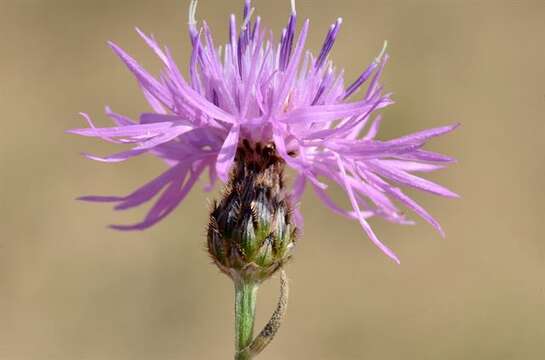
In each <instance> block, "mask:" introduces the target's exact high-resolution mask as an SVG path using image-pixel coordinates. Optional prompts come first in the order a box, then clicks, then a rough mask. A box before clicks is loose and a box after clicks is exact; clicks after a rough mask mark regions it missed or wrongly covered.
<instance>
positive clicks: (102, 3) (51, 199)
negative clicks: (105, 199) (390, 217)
mask: <svg viewBox="0 0 545 360" xmlns="http://www.w3.org/2000/svg"><path fill="white" fill-rule="evenodd" d="M241 3H242V1H213V0H202V1H201V4H200V8H199V18H200V19H202V18H206V19H207V20H208V21H209V22H210V23H211V25H212V27H213V29H214V30H215V34H216V39H218V42H219V39H221V40H223V39H225V37H226V21H227V15H228V13H229V12H231V11H236V12H237V13H239V12H240V5H241ZM256 5H257V13H259V14H261V15H262V16H263V17H264V18H265V22H266V23H267V24H268V25H270V26H271V27H273V29H275V30H278V29H279V28H280V26H281V25H283V24H284V23H285V20H286V18H287V15H288V11H289V1H287V0H286V1H274V2H273V1H264V0H261V1H257V2H256ZM298 8H299V13H300V14H301V16H309V17H311V19H312V22H311V24H312V32H311V37H310V46H311V47H312V48H313V49H317V47H318V46H319V43H320V42H321V40H322V38H323V36H324V33H325V31H326V29H327V27H328V26H329V24H330V23H332V22H333V21H334V20H335V18H336V17H337V16H343V17H344V20H345V22H344V28H343V30H342V33H341V36H340V38H339V41H338V43H337V45H336V47H335V49H334V52H333V57H334V58H335V61H336V64H337V65H338V66H339V67H344V68H345V69H346V71H347V74H348V78H349V79H350V78H352V77H353V76H356V75H357V73H358V71H360V70H361V69H363V68H364V67H365V66H366V65H367V64H368V63H369V62H370V61H371V60H372V59H373V57H374V56H376V55H377V52H378V51H379V49H380V47H381V45H382V41H383V40H384V39H388V40H389V42H390V48H389V52H390V54H391V57H392V60H391V62H390V64H389V65H388V67H387V71H386V74H385V83H386V87H387V89H390V90H392V91H394V92H395V95H394V98H395V100H396V101H397V104H396V105H394V106H393V107H391V108H389V109H388V110H386V111H385V115H386V119H387V121H386V122H385V127H384V131H383V132H382V134H381V136H382V137H383V138H388V137H390V136H394V135H399V134H403V133H406V132H409V131H414V130H419V129H422V128H425V127H429V126H436V125H440V124H445V123H448V122H451V121H460V122H462V123H463V127H462V128H460V129H459V130H458V131H456V133H455V134H452V135H449V136H448V137H446V138H444V139H441V140H438V141H435V142H434V143H432V144H431V146H430V148H431V149H433V150H437V151H441V152H445V153H448V154H452V155H454V156H456V157H457V158H459V160H460V162H459V164H457V165H455V166H453V167H452V168H451V169H449V170H447V171H443V172H441V173H440V174H437V175H434V176H433V178H434V179H436V180H439V181H441V182H442V183H443V184H445V185H447V186H449V187H451V188H452V189H454V190H455V191H458V192H459V193H460V194H462V195H463V198H462V199H461V200H457V201H450V200H443V199H439V198H432V197H431V196H427V195H420V194H419V195H417V199H419V200H421V201H422V202H423V204H425V205H426V206H427V207H428V208H429V209H430V211H431V212H432V213H434V214H435V215H436V216H437V218H438V219H439V220H441V221H442V223H443V225H444V227H445V229H446V231H447V234H448V237H447V239H446V240H441V239H440V238H439V237H438V235H436V234H435V233H434V231H433V230H432V229H431V227H430V226H428V225H426V224H423V223H422V222H419V224H418V225H417V226H416V227H400V226H390V225H389V224H385V223H384V222H382V221H380V220H377V221H373V225H374V227H375V229H376V231H377V233H378V234H379V236H380V237H381V239H383V240H384V241H385V242H386V243H388V244H389V245H390V246H391V247H392V248H393V249H394V250H395V251H396V252H397V254H398V255H399V256H400V258H401V261H402V265H401V266H396V265H395V264H393V263H392V262H390V261H389V260H388V259H387V258H386V257H385V256H384V255H382V254H381V253H380V252H379V251H378V250H377V249H376V248H374V247H373V246H372V245H371V244H370V242H369V241H368V240H367V239H366V237H365V236H364V235H363V233H362V231H361V230H360V228H359V226H358V225H357V224H356V223H355V222H349V221H347V220H345V219H343V218H339V217H337V216H335V215H332V214H330V213H329V212H328V211H326V210H325V208H324V207H323V206H321V205H320V204H319V203H318V202H317V201H316V200H315V199H314V197H313V195H312V194H309V196H307V197H306V198H305V204H304V206H303V211H304V213H305V215H306V232H305V235H304V238H303V239H302V241H301V242H300V246H299V248H298V251H297V257H296V260H295V261H294V262H293V263H292V264H291V265H290V266H289V268H288V271H289V275H290V277H291V279H292V298H291V299H290V309H289V315H288V319H287V321H286V323H285V325H284V327H283V328H282V329H281V331H280V333H279V336H278V338H277V339H276V340H275V342H274V343H273V344H272V346H271V347H270V348H269V349H268V350H267V351H266V352H265V353H264V354H263V356H261V357H260V358H261V359H263V360H266V359H380V360H386V359H402V358H403V359H419V360H424V359H445V360H446V359H494V360H508V359H523V360H524V359H543V358H544V356H545V280H544V275H545V241H544V239H543V236H542V235H540V229H539V225H543V224H544V220H545V218H544V214H545V211H544V210H545V208H544V206H543V201H544V200H545V198H544V191H543V182H544V181H543V180H544V175H545V161H544V160H545V159H544V150H543V145H544V140H543V139H544V133H545V132H544V130H545V121H544V118H543V108H544V105H545V89H544V84H545V46H544V39H545V38H544V35H545V21H544V17H545V2H543V1H529V0H526V1H469V0H466V1H461V0H458V1H454V0H451V1H437V0H426V1H424V0H420V1H415V0H411V1H378V0H370V1H360V0H359V1H356V0H337V1H329V0H313V1H308V0H307V1H298ZM185 22H186V1H185V0H184V1H179V0H153V1H146V0H116V1H106V0H94V1H83V0H78V1H74V0H47V1H46V0H0V40H1V43H0V49H1V50H0V51H1V54H0V55H1V56H0V72H1V73H0V109H1V116H2V120H1V125H0V128H1V134H2V138H1V141H0V219H1V220H0V221H1V226H0V236H1V244H0V359H1V360H4V359H5V360H27V359H28V360H34V359H36V360H42V359H43V360H64V359H67V360H68V359H70V360H87V359H88V360H94V359H97V360H99V359H100V360H103V359H106V360H109V359H112V360H114V359H115V360H122V359H131V360H139V359H142V360H144V359H162V360H170V359H229V358H232V335H233V331H232V307H233V304H232V287H231V284H230V282H229V281H228V279H227V278H225V277H224V276H222V275H220V274H219V272H218V271H217V270H216V269H215V268H214V267H212V266H211V265H210V264H209V263H210V261H209V259H208V258H207V255H206V253H205V251H204V237H203V234H204V226H205V222H206V218H207V199H209V198H211V197H212V196H213V195H214V194H211V195H209V194H203V193H201V192H199V191H194V192H193V193H192V194H191V196H190V197H189V199H188V200H187V201H186V202H185V203H184V204H183V205H182V206H181V207H179V209H178V210H177V211H176V212H175V213H174V215H172V216H170V217H169V218H168V219H167V220H166V221H164V222H162V223H161V224H160V225H158V226H157V227H155V228H153V229H152V230H149V231H147V232H143V233H118V232H114V231H111V230H108V229H106V228H105V226H106V225H107V224H109V223H112V222H117V223H120V222H121V223H123V222H130V221H135V220H137V219H139V218H140V216H142V214H143V213H144V210H145V209H139V210H137V211H134V212H131V213H129V214H124V213H116V212H113V211H111V209H110V207H109V206H108V205H93V204H85V203H79V202H76V201H74V200H73V199H74V198H75V197H76V196H78V195H81V194H90V193H92V194H122V193H125V192H128V191H129V190H131V189H133V188H135V187H137V186H138V185H140V184H142V183H143V182H144V181H146V180H148V179H150V178H152V177H155V176H156V175H157V174H158V173H159V172H160V171H161V169H162V166H161V164H160V163H159V162H158V161H154V159H152V158H142V159H135V160H133V161H130V162H128V163H126V164H121V165H106V164H100V163H95V162H92V161H88V160H85V159H83V158H81V157H80V156H79V155H78V153H79V152H82V151H89V152H94V153H99V154H106V153H108V152H111V151H112V150H114V148H113V147H111V146H107V145H104V144H101V143H98V142H97V141H93V140H89V139H83V138H77V137H75V136H69V135H65V134H64V133H63V131H64V130H65V129H68V128H71V127H79V126H82V125H83V121H82V120H81V119H80V118H79V117H78V116H77V113H78V112H79V111H86V112H89V113H90V114H92V115H93V117H94V118H95V119H96V120H97V122H98V123H100V124H103V125H106V124H107V122H106V118H105V116H103V114H102V109H103V106H104V105H106V104H108V105H111V106H112V107H113V108H114V109H115V110H117V111H119V112H121V113H125V114H128V115H131V116H135V115H137V114H138V113H139V112H140V111H145V109H147V108H146V106H145V105H144V101H143V99H142V97H141V94H140V93H139V91H138V88H137V87H136V86H135V83H134V81H133V79H132V78H131V76H130V74H129V73H128V72H127V71H126V70H125V69H124V67H123V66H122V65H121V63H120V62H119V61H118V60H117V58H116V57H115V56H114V55H113V54H112V53H111V51H110V50H109V49H108V48H107V46H106V45H105V42H106V40H108V39H112V40H115V41H117V42H118V43H119V44H121V45H122V46H123V47H124V48H126V49H127V50H128V51H129V52H131V53H133V54H134V55H135V56H136V57H137V58H138V59H141V60H142V61H143V62H144V64H145V65H147V67H148V68H150V69H154V70H158V65H159V64H158V62H157V61H156V60H155V59H154V58H153V56H152V55H151V52H150V51H149V50H148V49H147V48H146V46H145V45H144V44H143V42H142V41H141V40H140V39H139V38H138V37H137V35H136V34H135V33H134V32H133V31H132V27H133V26H134V25H138V26H140V27H141V28H143V29H144V30H145V31H148V32H153V33H154V34H155V35H156V36H157V37H158V38H159V39H160V40H161V41H162V42H163V43H167V44H169V45H170V46H171V47H172V48H173V49H174V52H175V54H176V57H177V59H179V61H180V62H181V64H182V66H184V68H185V64H186V59H187V54H188V44H187V36H186V28H185ZM336 197H337V198H338V199H341V198H342V194H341V192H339V191H337V192H336ZM276 292H277V281H273V282H269V283H268V284H267V286H265V288H264V290H263V291H262V292H261V293H260V295H261V296H260V299H259V322H260V324H262V323H263V322H264V321H265V319H266V317H267V316H268V315H269V314H270V312H271V311H272V308H273V305H274V301H275V298H276Z"/></svg>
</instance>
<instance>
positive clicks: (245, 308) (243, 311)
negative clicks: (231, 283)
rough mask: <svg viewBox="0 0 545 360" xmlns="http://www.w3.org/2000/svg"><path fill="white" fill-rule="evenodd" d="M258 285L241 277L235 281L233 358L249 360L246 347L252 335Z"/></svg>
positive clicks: (250, 341)
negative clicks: (234, 347)
mask: <svg viewBox="0 0 545 360" xmlns="http://www.w3.org/2000/svg"><path fill="white" fill-rule="evenodd" d="M258 288H259V285H258V284H256V283H255V282H249V281H246V280H243V279H239V280H237V281H235V346H236V355H235V360H249V359H251V358H252V356H251V354H248V353H245V352H242V351H241V350H243V349H245V348H246V347H248V346H249V345H250V344H251V343H252V340H253V336H254V320H255V304H256V298H257V289H258Z"/></svg>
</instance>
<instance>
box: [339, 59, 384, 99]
mask: <svg viewBox="0 0 545 360" xmlns="http://www.w3.org/2000/svg"><path fill="white" fill-rule="evenodd" d="M377 66H378V64H377V63H376V62H374V61H373V62H372V63H371V65H369V66H368V67H367V69H365V71H364V72H363V73H362V74H361V75H360V76H359V77H358V78H357V79H356V81H354V83H353V84H352V85H350V86H349V87H348V89H346V92H345V94H344V99H346V98H348V97H350V95H352V94H353V93H355V92H356V91H357V90H358V89H359V88H360V86H362V85H363V83H364V82H365V81H366V80H367V79H368V78H369V76H371V74H372V73H373V71H374V70H375V69H376V67H377Z"/></svg>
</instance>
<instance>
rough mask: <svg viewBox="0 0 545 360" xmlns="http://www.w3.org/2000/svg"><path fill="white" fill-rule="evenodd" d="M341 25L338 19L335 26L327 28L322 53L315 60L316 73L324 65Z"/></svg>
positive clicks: (341, 20)
mask: <svg viewBox="0 0 545 360" xmlns="http://www.w3.org/2000/svg"><path fill="white" fill-rule="evenodd" d="M342 23H343V19H341V18H338V19H337V21H336V22H335V24H333V25H331V27H330V28H329V31H328V33H327V35H326V37H325V40H324V45H323V46H322V51H320V55H319V56H318V60H316V65H315V66H314V68H315V70H316V71H318V70H319V69H320V68H321V67H322V66H323V65H324V63H325V60H326V58H327V55H328V54H329V52H330V51H331V49H332V48H333V44H335V40H336V39H337V34H338V33H339V30H340V29H341V24H342Z"/></svg>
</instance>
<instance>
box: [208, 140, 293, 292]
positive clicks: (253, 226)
mask: <svg viewBox="0 0 545 360" xmlns="http://www.w3.org/2000/svg"><path fill="white" fill-rule="evenodd" d="M284 166H285V163H284V160H282V158H280V157H279V156H278V155H277V153H276V149H275V147H274V145H273V144H269V145H266V146H263V145H261V144H260V143H257V144H255V145H251V144H250V143H249V142H248V141H246V140H245V141H243V143H242V145H241V146H239V148H238V149H237V154H236V158H235V162H234V166H233V170H232V172H231V175H230V179H229V182H228V183H227V185H226V187H225V190H224V193H223V198H222V200H221V201H220V202H219V203H215V204H214V205H213V209H212V212H211V214H210V223H209V225H208V251H209V253H210V255H211V257H212V259H213V260H214V262H215V263H216V265H217V266H218V267H219V268H220V270H221V271H222V272H224V273H225V274H227V275H228V276H230V277H231V278H233V279H234V280H237V279H244V280H247V281H254V282H261V281H263V280H266V279H267V278H269V277H270V276H271V275H272V274H274V273H275V272H276V271H277V270H278V269H280V268H281V267H282V265H284V264H285V263H286V262H287V261H288V260H289V259H290V257H291V252H292V249H293V247H294V245H295V240H296V228H295V226H294V225H293V224H292V221H291V208H290V201H289V196H288V194H287V192H286V190H285V187H284V178H283V176H284Z"/></svg>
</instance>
